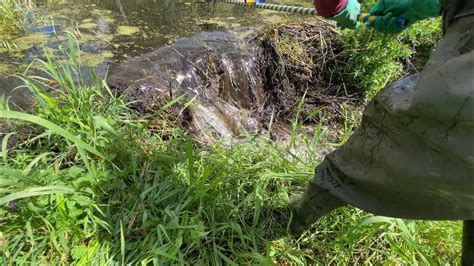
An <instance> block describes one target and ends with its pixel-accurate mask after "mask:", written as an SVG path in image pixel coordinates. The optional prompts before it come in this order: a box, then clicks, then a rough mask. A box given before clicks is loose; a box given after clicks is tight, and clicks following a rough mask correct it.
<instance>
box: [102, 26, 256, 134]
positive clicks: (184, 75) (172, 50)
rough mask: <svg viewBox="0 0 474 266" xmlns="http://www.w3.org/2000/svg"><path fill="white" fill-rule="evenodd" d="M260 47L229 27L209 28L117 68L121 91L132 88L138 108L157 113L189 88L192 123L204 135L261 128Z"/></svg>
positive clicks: (115, 83) (114, 77)
mask: <svg viewBox="0 0 474 266" xmlns="http://www.w3.org/2000/svg"><path fill="white" fill-rule="evenodd" d="M258 49H260V48H258V47H257V46H256V45H252V42H250V41H249V40H248V39H247V40H244V39H239V38H238V37H236V36H235V35H232V34H230V33H227V32H203V33H200V34H198V35H196V36H194V37H192V38H182V39H180V40H178V41H177V42H176V43H175V44H173V45H172V46H167V47H162V48H159V49H157V50H155V51H153V52H150V53H147V54H143V55H141V56H139V57H136V58H132V59H130V60H128V61H127V62H124V63H122V64H120V65H118V66H117V67H114V68H112V69H111V75H110V77H109V84H110V86H111V88H113V89H114V90H115V91H117V92H118V93H121V92H123V91H124V90H125V89H126V88H130V93H129V100H132V101H137V103H135V104H134V105H133V106H132V108H134V109H135V110H137V111H138V112H141V113H152V112H153V111H155V110H157V109H159V108H160V106H162V105H163V104H164V103H165V102H166V101H169V100H171V98H174V97H177V96H179V95H182V94H183V93H186V97H184V99H185V100H184V101H182V102H181V103H178V104H179V105H181V106H182V105H183V104H184V103H185V102H186V101H187V100H190V99H196V100H195V101H194V102H193V103H192V104H191V105H190V106H189V107H188V110H187V111H188V113H189V116H187V117H189V118H187V119H188V120H189V121H187V123H186V124H188V125H189V129H190V130H191V131H192V132H193V133H194V134H195V135H197V137H198V138H200V139H201V140H203V141H206V142H211V141H213V140H215V139H217V138H231V137H237V136H239V135H242V134H243V132H244V130H247V131H258V130H259V125H258V121H257V117H258V116H259V112H261V111H262V110H263V105H264V101H265V93H264V90H263V82H262V79H261V77H260V74H259V68H258V64H257V62H256V58H257V56H256V55H257V53H258V52H259V50H258Z"/></svg>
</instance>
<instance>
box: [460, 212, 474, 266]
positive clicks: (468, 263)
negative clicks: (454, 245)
mask: <svg viewBox="0 0 474 266" xmlns="http://www.w3.org/2000/svg"><path fill="white" fill-rule="evenodd" d="M461 265H462V266H473V265H474V220H471V221H464V225H463V232H462V258H461Z"/></svg>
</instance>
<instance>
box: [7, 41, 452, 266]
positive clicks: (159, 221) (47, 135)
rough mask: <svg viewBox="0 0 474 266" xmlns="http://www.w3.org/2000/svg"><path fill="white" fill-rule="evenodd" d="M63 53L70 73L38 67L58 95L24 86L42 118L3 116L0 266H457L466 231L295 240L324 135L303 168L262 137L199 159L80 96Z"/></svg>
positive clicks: (98, 91) (366, 227)
mask: <svg viewBox="0 0 474 266" xmlns="http://www.w3.org/2000/svg"><path fill="white" fill-rule="evenodd" d="M70 41H71V42H73V40H72V39H70ZM71 47H73V46H71ZM65 52H66V53H67V56H68V57H69V63H67V64H65V63H64V60H59V59H56V58H49V60H47V61H46V62H43V63H42V64H43V69H44V70H45V71H46V72H47V73H48V75H49V77H50V79H51V80H55V81H57V84H54V85H51V83H49V82H48V80H45V79H43V78H38V77H31V76H28V75H24V76H22V78H23V80H24V82H25V86H26V87H27V88H28V89H29V90H30V91H31V92H32V94H33V95H34V96H35V98H36V102H37V103H38V105H37V108H35V109H34V110H33V111H32V112H31V113H19V112H15V111H11V110H8V107H7V106H6V104H3V107H2V109H1V111H0V117H1V118H2V120H3V124H4V125H3V129H2V150H1V152H2V153H1V155H2V156H1V166H0V176H1V179H0V206H1V207H0V217H1V218H0V252H1V253H2V257H1V261H2V262H1V263H2V264H5V265H13V264H21V263H26V262H28V263H33V264H57V263H61V264H70V263H73V264H79V265H84V264H93V265H94V264H138V263H142V264H147V263H154V264H184V263H190V264H207V263H213V264H220V263H222V264H271V263H296V264H305V263H316V262H317V263H322V264H328V263H349V262H350V263H368V262H371V263H385V262H390V263H393V264H411V263H427V264H428V263H430V264H446V263H449V264H455V263H456V261H457V259H458V257H459V253H458V251H459V246H460V239H461V235H460V234H461V233H460V232H461V230H460V227H461V225H460V223H457V222H417V221H408V220H400V219H391V218H385V217H373V216H371V215H368V214H366V213H364V212H362V211H360V210H357V209H354V208H343V209H341V210H338V211H336V212H334V213H333V214H331V215H329V216H327V217H325V218H323V219H322V220H321V221H319V222H318V223H317V224H316V225H315V226H314V228H313V229H312V230H310V231H308V232H307V233H306V234H305V235H303V236H302V237H301V238H300V239H294V238H293V237H291V236H290V235H289V234H288V232H287V228H286V227H287V223H288V221H289V220H290V219H291V213H290V212H289V210H288V209H287V204H288V201H289V198H290V195H291V194H294V193H298V192H301V191H302V189H303V188H304V186H305V185H306V183H307V181H308V180H309V179H310V178H311V177H312V171H313V169H314V166H315V165H317V163H318V162H317V161H315V159H314V158H315V155H316V153H317V152H318V151H319V150H321V149H324V148H326V147H328V146H334V145H337V144H336V143H328V142H327V141H326V140H325V135H326V134H327V133H328V132H327V131H326V130H324V128H323V127H321V128H319V130H318V131H317V132H316V133H317V134H315V137H314V138H311V139H307V137H305V136H300V135H298V134H296V133H295V134H294V138H295V139H299V140H303V141H301V142H302V143H305V144H304V149H303V154H300V155H299V156H295V155H294V147H292V146H287V147H281V146H277V145H275V144H274V143H272V142H271V141H270V140H269V139H268V138H266V137H265V136H248V137H247V140H246V141H244V142H234V143H232V144H231V145H229V144H228V143H227V144H224V143H216V144H214V145H213V146H203V145H200V144H199V143H198V142H196V141H194V140H193V139H192V138H191V137H190V136H189V135H188V134H187V133H185V132H183V131H182V130H180V129H179V128H175V127H173V125H172V124H170V121H161V120H157V119H153V118H151V117H148V118H143V117H137V116H135V115H134V114H133V112H131V111H130V110H129V109H128V107H127V103H125V102H124V101H123V99H122V98H121V97H119V96H116V95H114V94H113V93H112V92H111V91H110V90H108V88H107V86H106V85H105V82H103V81H101V80H98V79H94V80H93V81H92V82H89V83H86V82H83V81H81V79H79V82H75V80H76V78H75V77H77V75H78V73H80V71H79V69H80V67H81V66H79V65H78V63H77V62H79V60H77V56H78V54H77V52H76V51H74V49H73V50H68V51H65ZM60 62H61V63H60ZM92 76H93V75H92ZM53 95H54V96H53ZM157 117H159V116H157ZM156 126H159V127H161V128H167V129H168V130H166V131H161V132H154V131H152V130H150V129H151V128H156ZM297 127H298V125H297V124H295V127H294V128H297ZM295 132H296V131H295ZM303 158H308V159H303Z"/></svg>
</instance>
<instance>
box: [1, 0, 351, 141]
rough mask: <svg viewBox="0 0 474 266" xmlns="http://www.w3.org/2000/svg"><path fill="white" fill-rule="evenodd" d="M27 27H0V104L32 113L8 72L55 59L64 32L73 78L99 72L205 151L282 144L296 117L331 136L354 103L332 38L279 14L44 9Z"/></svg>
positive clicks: (180, 4) (167, 8)
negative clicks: (214, 145) (239, 144)
mask: <svg viewBox="0 0 474 266" xmlns="http://www.w3.org/2000/svg"><path fill="white" fill-rule="evenodd" d="M71 7H72V8H71ZM164 13H166V14H167V16H157V15H156V14H164ZM27 17H28V20H27V21H26V22H25V23H26V26H25V27H24V30H22V32H12V31H9V30H8V29H1V28H0V32H1V33H2V38H1V39H0V41H3V39H5V41H3V43H4V44H5V45H7V44H8V47H7V46H5V45H4V46H5V47H0V94H6V95H7V96H9V97H11V99H10V103H12V104H14V105H20V106H23V107H24V106H27V107H29V106H31V104H30V102H29V101H28V100H26V99H27V98H28V97H25V95H24V93H23V92H22V90H18V89H17V90H14V88H16V87H18V86H19V85H21V84H22V82H21V81H19V80H18V79H15V78H14V77H12V74H15V73H18V72H22V71H23V70H24V69H25V68H26V67H27V66H28V65H29V64H30V63H31V62H34V60H35V59H36V58H42V57H43V55H44V54H45V53H47V54H54V55H55V56H60V55H58V51H60V50H61V49H62V48H61V47H68V46H70V45H71V40H70V39H68V36H67V34H66V33H67V32H71V33H73V34H74V35H75V36H76V37H75V38H76V40H75V41H77V46H78V48H79V49H80V54H79V60H80V62H79V63H80V64H81V65H82V66H83V69H84V73H82V74H81V77H80V79H82V80H87V79H88V77H87V74H88V72H87V71H86V69H88V68H93V69H95V71H96V72H97V73H98V76H99V77H105V75H106V74H107V75H108V76H107V82H108V84H109V86H110V88H111V89H112V90H113V91H114V93H115V94H117V95H125V96H126V99H127V101H130V102H131V104H130V105H129V106H130V107H131V108H132V110H133V111H134V112H136V114H137V115H138V116H140V117H141V118H143V119H144V120H146V121H150V122H151V123H153V121H154V120H156V119H157V118H160V119H161V118H165V119H166V121H170V122H173V123H174V126H179V127H182V128H184V129H186V130H188V131H189V132H191V133H193V134H194V135H195V136H196V137H197V138H198V139H200V140H202V141H203V142H212V141H214V140H216V139H221V138H233V137H240V136H242V135H244V134H245V132H253V133H264V132H271V133H274V134H273V137H274V139H284V138H285V132H288V125H290V124H291V122H292V121H295V119H298V121H299V122H302V123H303V124H309V125H311V124H315V123H318V122H319V121H320V120H321V118H322V117H324V121H325V123H326V124H331V126H334V125H335V126H337V125H338V123H339V122H341V121H342V120H341V121H339V120H340V119H339V118H340V115H342V114H341V113H340V110H341V108H340V105H341V104H343V103H354V102H356V101H357V96H358V95H356V93H355V92H356V91H358V90H354V89H353V88H350V87H349V86H347V85H346V83H345V82H344V73H343V71H340V70H339V69H342V66H343V63H344V61H345V59H344V57H343V56H342V55H341V51H342V48H341V44H340V41H339V39H340V38H339V36H338V31H336V29H335V27H334V25H333V24H330V23H328V22H327V21H324V20H321V19H319V18H310V19H308V18H306V17H305V18H304V22H301V21H303V18H302V17H298V18H294V19H292V20H291V21H292V22H289V20H288V19H287V18H286V17H285V15H282V14H281V13H278V12H273V11H268V10H255V9H249V8H247V7H242V6H235V5H227V4H219V3H216V4H210V3H207V4H196V3H194V2H186V1H164V2H161V1H159V2H153V3H148V2H147V1H144V2H141V1H131V2H124V3H122V2H121V1H92V2H88V3H86V4H84V3H82V2H81V1H79V2H78V3H76V2H74V3H70V4H56V3H54V4H52V3H49V2H48V1H46V2H44V3H43V2H38V3H36V9H35V10H34V12H33V11H32V12H31V14H28V16H27ZM44 17H48V19H47V20H45V19H42V18H44ZM49 18H51V19H49ZM298 21H300V22H298ZM6 47H7V48H6ZM29 68H30V74H32V75H34V76H43V77H44V78H46V79H50V78H51V77H47V76H44V74H43V73H41V71H40V70H35V69H36V68H35V64H33V65H32V66H30V67H29ZM53 79H54V78H53ZM92 79H94V78H93V77H92ZM52 82H53V83H54V80H52ZM51 89H53V90H60V89H61V88H58V87H55V86H52V88H51ZM300 102H302V105H299V103H300ZM297 114H298V115H297ZM153 128H154V130H157V131H161V132H165V131H166V129H165V128H160V126H156V125H154V126H153ZM270 129H272V130H270ZM163 134H164V133H163Z"/></svg>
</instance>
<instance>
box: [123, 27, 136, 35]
mask: <svg viewBox="0 0 474 266" xmlns="http://www.w3.org/2000/svg"><path fill="white" fill-rule="evenodd" d="M139 31H140V28H138V27H134V26H120V27H118V28H117V34H118V35H133V34H135V33H137V32H139Z"/></svg>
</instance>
